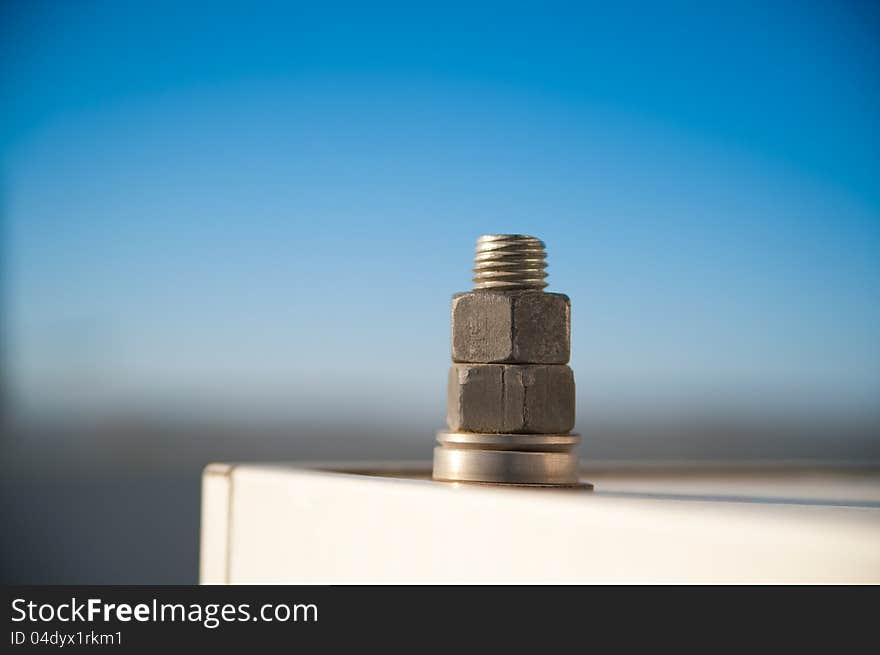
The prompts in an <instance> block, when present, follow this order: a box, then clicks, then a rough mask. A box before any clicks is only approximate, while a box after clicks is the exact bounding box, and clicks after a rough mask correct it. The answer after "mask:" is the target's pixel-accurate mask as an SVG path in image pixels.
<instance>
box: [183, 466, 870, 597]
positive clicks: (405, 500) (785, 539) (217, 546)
mask: <svg viewBox="0 0 880 655" xmlns="http://www.w3.org/2000/svg"><path fill="white" fill-rule="evenodd" d="M587 479H589V480H590V481H591V482H594V483H595V484H596V491H595V492H583V491H554V490H542V489H523V488H513V489H511V488H497V487H488V486H472V485H454V484H449V483H438V482H432V481H430V480H420V479H407V478H401V477H384V476H383V477H378V476H366V475H354V474H345V473H331V472H323V471H316V470H306V469H303V468H300V467H297V466H296V465H293V464H291V465H254V464H247V465H212V466H210V467H208V468H207V469H206V472H205V476H204V481H203V509H202V548H201V574H200V577H201V581H202V583H207V584H215V583H258V584H260V583H279V584H280V583H288V584H333V583H480V582H484V583H619V582H623V583H629V582H634V583H651V582H698V583H721V582H734V583H739V582H743V583H764V582H797V583H800V582H805V583H806V582H875V583H876V582H880V476H878V475H877V473H876V472H875V473H855V472H837V473H834V472H824V473H823V472H809V471H805V472H798V471H789V472H775V473H774V472H769V471H765V472H760V473H750V472H740V473H734V472H724V471H716V472H712V473H699V472H696V473H695V472H687V471H685V472H678V473H675V472H666V473H664V472H658V471H649V472H647V471H643V472H626V471H618V472H608V473H601V472H596V471H594V472H592V473H591V474H590V475H588V476H587Z"/></svg>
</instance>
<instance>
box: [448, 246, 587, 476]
mask: <svg viewBox="0 0 880 655" xmlns="http://www.w3.org/2000/svg"><path fill="white" fill-rule="evenodd" d="M546 258H547V253H546V250H545V246H544V242H543V241H541V240H540V239H537V238H535V237H532V236H527V235H523V234H491V235H484V236H481V237H479V238H478V239H477V249H476V255H475V257H474V269H473V271H474V278H473V282H474V290H473V291H469V292H465V293H460V294H456V295H455V296H453V299H452V359H453V366H452V369H451V371H450V376H449V392H448V398H447V405H448V406H447V416H448V419H447V421H448V429H447V430H442V431H440V432H438V433H437V443H438V445H437V446H436V448H435V449H434V479H435V480H443V481H448V482H481V483H495V484H512V485H524V486H550V487H560V486H561V487H589V485H586V484H581V483H579V480H578V470H577V465H578V460H577V456H576V454H575V453H574V448H575V446H576V445H577V444H578V442H579V441H580V437H579V436H578V435H576V434H573V433H570V432H568V431H567V428H570V427H571V425H572V424H573V421H574V405H575V399H574V398H575V397H574V378H573V376H572V373H571V369H570V368H569V367H568V366H567V362H568V358H569V348H570V331H571V311H570V301H569V299H568V296H565V295H563V294H558V293H545V292H544V288H545V287H546V286H547V282H546V280H545V278H546V277H547V273H546V272H545V269H546V268H547V262H546ZM561 430H565V432H562V431H561Z"/></svg>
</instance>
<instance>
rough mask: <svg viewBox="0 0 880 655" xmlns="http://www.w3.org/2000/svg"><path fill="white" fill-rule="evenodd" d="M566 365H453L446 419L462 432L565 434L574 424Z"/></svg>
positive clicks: (571, 386) (570, 376) (571, 380)
mask: <svg viewBox="0 0 880 655" xmlns="http://www.w3.org/2000/svg"><path fill="white" fill-rule="evenodd" d="M574 412H575V393H574V374H573V373H572V370H571V369H570V368H569V367H568V366H566V365H558V364H557V365H544V364H538V365H519V364H453V365H452V367H451V368H450V369H449V386H448V398H447V412H446V420H447V423H448V424H449V429H450V430H453V431H461V432H484V433H499V432H510V433H535V434H563V433H566V432H568V431H569V430H571V429H572V428H573V427H574V418H575V415H574Z"/></svg>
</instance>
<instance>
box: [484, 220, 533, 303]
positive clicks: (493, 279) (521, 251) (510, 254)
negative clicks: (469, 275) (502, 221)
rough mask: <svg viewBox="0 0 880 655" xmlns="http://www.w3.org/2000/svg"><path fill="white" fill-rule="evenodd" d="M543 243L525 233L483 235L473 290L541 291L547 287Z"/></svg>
mask: <svg viewBox="0 0 880 655" xmlns="http://www.w3.org/2000/svg"><path fill="white" fill-rule="evenodd" d="M546 259H547V252H546V251H545V250H544V242H543V241H541V240H540V239H536V238H535V237H530V236H527V235H525V234H484V235H483V236H481V237H479V238H478V239H477V252H476V255H475V256H474V289H491V290H494V291H520V290H525V289H533V290H536V291H540V290H541V289H543V288H544V287H546V286H547V282H545V281H544V278H546V277H547V273H546V272H545V271H544V269H545V268H547V261H546Z"/></svg>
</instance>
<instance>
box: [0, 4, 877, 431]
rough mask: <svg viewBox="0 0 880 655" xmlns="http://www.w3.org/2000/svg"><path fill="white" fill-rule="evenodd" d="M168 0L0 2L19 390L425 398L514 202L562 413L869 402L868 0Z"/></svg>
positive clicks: (160, 402)
mask: <svg viewBox="0 0 880 655" xmlns="http://www.w3.org/2000/svg"><path fill="white" fill-rule="evenodd" d="M180 4H182V3H162V2H150V3H147V2H143V3H131V2H100V3H99V2H78V3H74V2H71V3H51V2H45V3H43V2H7V3H5V4H4V7H3V8H2V9H0V156H2V175H3V177H2V182H3V186H2V203H3V205H2V208H3V214H4V218H5V226H4V227H5V231H6V238H5V245H6V256H5V267H6V269H7V274H6V275H5V276H4V277H5V278H6V279H5V293H6V302H7V304H8V307H9V311H8V313H7V318H5V319H4V322H5V328H6V330H5V331H6V337H7V339H8V344H7V357H8V358H9V364H10V366H9V370H10V372H11V379H12V382H13V391H14V392H15V394H16V395H15V399H16V400H15V402H16V404H17V406H19V407H21V408H28V409H33V410H36V411H49V410H59V409H63V410H70V409H77V410H86V411H114V410H115V409H118V408H130V407H141V406H144V407H150V408H161V409H163V410H169V411H170V410H172V409H173V410H175V411H183V412H188V411H192V412H200V411H205V412H214V411H230V412H234V413H246V412H255V413H281V414H287V415H289V414H293V415H296V416H301V415H306V414H308V415H310V416H311V415H312V414H314V413H315V412H316V411H318V410H320V409H322V408H324V407H327V406H330V405H331V404H333V405H334V406H338V399H339V398H340V396H341V397H344V398H345V399H346V402H345V409H343V410H342V412H343V413H344V412H346V411H348V409H349V408H350V410H351V413H352V415H356V413H357V412H359V411H367V410H369V411H373V412H376V413H379V414H381V415H382V416H394V415H395V414H396V413H399V412H407V413H409V414H412V415H416V416H425V417H428V416H431V417H437V418H439V419H442V415H443V404H444V385H445V369H446V366H448V339H449V335H448V303H449V296H450V295H451V294H452V293H453V292H456V291H460V290H465V289H468V288H469V287H470V275H469V266H470V257H471V255H472V250H473V244H474V240H475V238H476V237H477V235H479V234H481V233H493V232H523V233H529V234H535V235H536V236H539V237H541V238H543V239H544V240H545V241H546V242H547V244H548V252H549V261H550V269H549V272H550V278H549V281H550V283H551V286H550V289H549V290H554V291H562V292H565V293H568V294H569V295H571V297H572V302H573V305H574V310H573V312H574V321H575V325H574V329H573V355H572V366H573V367H574V370H575V374H576V378H577V380H578V385H579V397H580V402H581V404H580V408H581V414H582V415H584V414H585V413H587V412H596V413H597V414H602V413H603V412H611V413H613V412H615V411H642V410H646V411H657V410H667V409H669V410H676V411H677V410H679V409H682V408H684V409H688V408H694V407H698V406H706V405H712V406H715V405H718V406H722V407H750V408H758V409H765V408H768V407H769V408H790V407H800V408H810V409H814V410H815V409H819V410H823V411H824V410H827V411H835V412H836V411H844V412H847V411H851V410H853V409H856V410H859V411H862V410H867V411H873V410H876V409H877V407H876V401H877V398H880V340H878V335H880V302H878V300H880V130H878V123H880V38H878V36H880V12H878V9H877V6H876V5H874V4H873V3H867V2H865V3H849V2H837V3H830V2H829V3H809V2H799V3H758V2H754V3H749V2H745V3H731V4H730V5H727V6H725V5H724V4H723V3H711V4H712V5H713V6H711V7H708V6H705V5H707V4H709V3H671V4H670V3H662V4H661V3H657V4H642V3H615V7H614V8H609V7H606V6H603V5H602V4H596V5H591V4H589V3H572V4H555V3H547V2H542V3H534V4H531V5H526V6H522V7H516V8H513V7H510V6H509V5H508V4H496V5H491V4H481V3H467V4H461V5H458V4H455V3H442V4H437V5H435V6H433V7H427V6H422V5H419V6H416V5H415V4H414V3H408V4H399V5H379V6H375V5H369V6H367V5H364V4H362V3H359V4H351V5H339V4H331V3H320V4H315V5H309V4H304V5H296V4H292V3H280V4H278V5H273V4H259V5H258V4H257V3H241V4H240V5H237V6H236V5H231V4H226V3H219V2H218V3H205V4H203V5H199V4H197V3H194V4H190V5H189V6H188V7H180V6H179V5H180ZM609 4H610V3H609ZM767 4H771V5H772V6H769V7H768V6H766V5H767Z"/></svg>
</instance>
